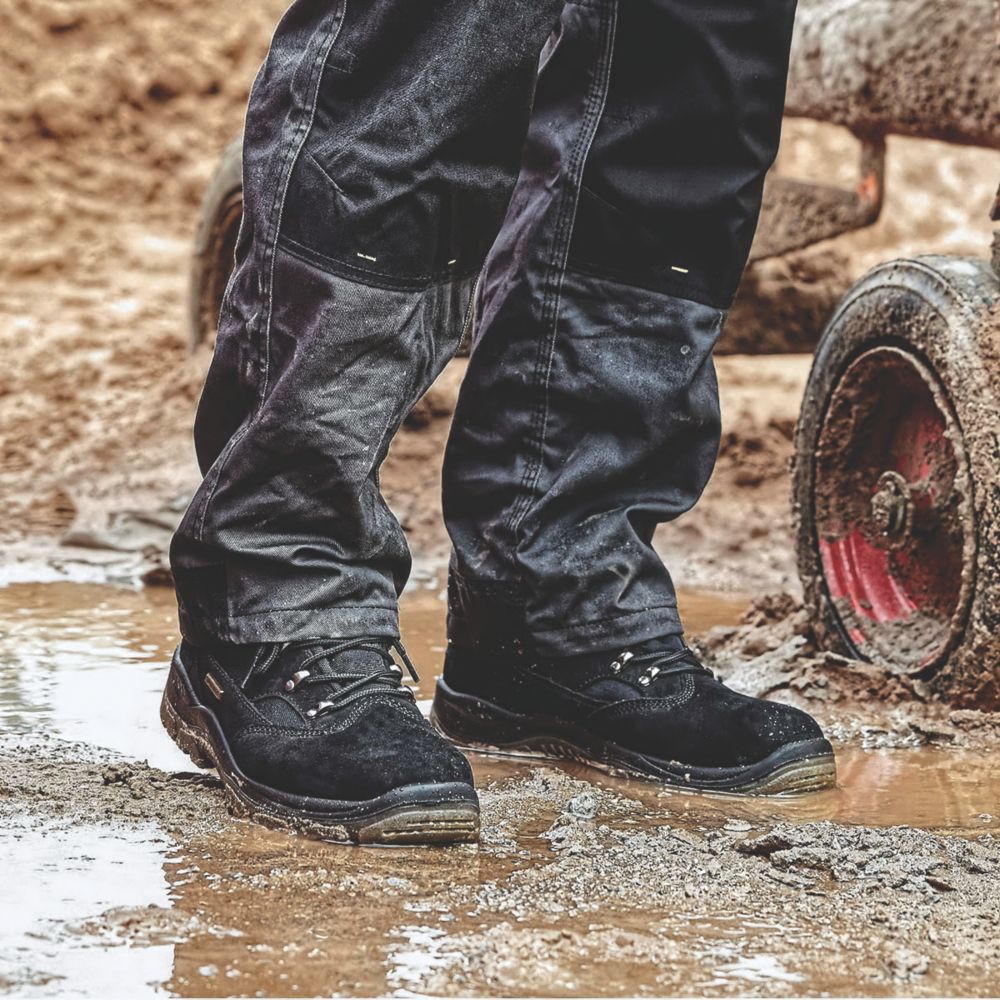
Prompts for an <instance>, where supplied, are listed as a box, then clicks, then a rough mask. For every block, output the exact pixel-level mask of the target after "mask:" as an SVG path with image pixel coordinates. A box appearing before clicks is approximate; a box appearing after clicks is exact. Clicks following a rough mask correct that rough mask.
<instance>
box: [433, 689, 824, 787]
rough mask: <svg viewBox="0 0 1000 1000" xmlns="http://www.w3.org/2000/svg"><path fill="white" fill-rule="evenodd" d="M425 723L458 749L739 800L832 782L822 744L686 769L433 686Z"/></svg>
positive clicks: (578, 730) (576, 729)
mask: <svg viewBox="0 0 1000 1000" xmlns="http://www.w3.org/2000/svg"><path fill="white" fill-rule="evenodd" d="M431 723H432V724H433V725H434V727H435V728H436V729H437V730H438V732H440V733H441V734H442V735H444V736H446V737H447V738H448V739H450V740H451V741H452V742H453V743H454V744H455V745H456V746H459V747H461V748H462V749H464V750H472V751H477V752H480V753H492V754H501V755H504V756H516V757H534V758H545V759H550V760H551V759H556V760H559V759H562V760H571V761H575V762H576V763H579V764H586V765H587V766H589V767H593V768H596V769H598V770H600V771H604V772H606V773H608V774H614V775H622V776H626V777H638V778H646V779H650V780H653V781H658V782H660V783H662V784H665V785H670V786H673V787H676V788H686V789H692V790H697V791H703V792H719V793H729V794H740V795H795V794H802V793H805V792H815V791H820V790H821V789H824V788H832V787H833V786H834V785H836V783H837V765H836V762H835V760H834V756H833V747H831V746H830V744H829V742H828V741H827V740H825V739H815V740H803V741H801V742H798V743H789V744H787V745H786V746H783V747H781V748H780V749H779V750H776V751H775V752H774V753H772V754H771V755H770V756H768V757H765V758H764V759H763V760H761V761H758V762H757V763H755V764H747V765H745V766H741V767H691V766H688V765H685V764H682V763H679V762H678V761H668V760H659V759H657V758H655V757H649V756H646V755H644V754H640V753H636V752H635V751H632V750H628V749H626V748H625V747H622V746H620V745H618V744H617V743H611V742H609V741H607V740H604V739H602V738H601V737H599V736H597V735H595V734H594V733H590V732H588V731H587V730H586V729H584V728H583V727H581V726H577V725H574V724H572V723H566V722H562V721H560V720H557V719H551V718H547V717H540V716H530V715H518V714H516V713H514V712H509V711H507V710H506V709H503V708H500V707H499V706H498V705H495V704H493V703H492V702H489V701H485V700H483V699H482V698H477V697H475V696H473V695H466V694H461V693H459V692H457V691H454V690H452V689H451V688H449V687H448V685H447V684H446V683H445V682H444V681H443V680H439V681H438V683H437V691H436V692H435V695H434V705H433V707H432V708H431Z"/></svg>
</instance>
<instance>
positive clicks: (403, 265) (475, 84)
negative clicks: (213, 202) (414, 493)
mask: <svg viewBox="0 0 1000 1000" xmlns="http://www.w3.org/2000/svg"><path fill="white" fill-rule="evenodd" d="M560 9H561V3H560V2H558V0H545V2H543V0H503V2H500V0H369V2H366V3H356V2H353V0H346V2H345V0H296V2H295V3H293V4H292V6H291V7H290V8H289V10H288V11H287V13H286V14H285V16H284V18H283V20H282V22H281V24H280V25H279V27H278V29H277V31H276V33H275V36H274V39H273V41H272V44H271V48H270V52H269V54H268V57H267V59H266V61H265V63H264V66H263V67H262V69H261V71H260V74H259V76H258V78H257V80H256V82H255V84H254V87H253V91H252V94H251V99H250V105H249V109H248V113H247V119H246V130H245V136H244V221H243V227H242V230H241V233H240V238H239V241H238V246H237V263H236V270H235V273H234V276H233V278H232V280H231V282H230V286H229V288H228V290H227V294H226V297H225V303H224V306H223V310H222V316H221V319H220V329H219V336H218V342H217V346H216V351H215V357H214V360H213V363H212V367H211V370H210V373H209V376H208V381H207V384H206V387H205V390H204V394H203V396H202V400H201V403H200V406H199V410H198V416H197V421H196V426H195V440H196V446H197V452H198V458H199V462H200V464H201V467H202V471H203V473H204V476H205V478H204V482H203V483H202V485H201V487H200V489H199V490H198V492H197V494H196V496H195V497H194V500H193V501H192V503H191V506H190V508H189V509H188V511H187V513H186V515H185V517H184V519H183V522H182V524H181V526H180V528H179V530H178V532H177V534H176V536H175V538H174V542H173V545H172V549H171V560H172V567H173V571H174V576H175V579H176V584H177V595H178V602H179V606H180V616H181V627H182V631H183V632H184V634H185V636H186V637H187V638H188V639H190V640H193V641H195V642H212V641H217V640H223V641H229V642H264V641H274V640H285V639H294V638H304V637H311V636H341V635H348V636H349V635H358V634H365V635H375V636H386V637H392V636H395V635H397V634H398V623H397V612H396V596H397V594H398V593H399V591H400V590H401V589H402V586H403V584H404V582H405V579H406V576H407V574H408V571H409V554H408V551H407V546H406V543H405V539H404V537H403V534H402V531H401V529H400V527H399V525H398V523H397V522H396V520H395V518H394V517H393V516H392V514H391V513H390V511H389V510H388V508H387V507H386V505H385V503H384V501H383V499H382V497H381V495H380V493H379V486H378V468H379V465H380V464H381V462H382V460H383V458H384V456H385V453H386V449H387V447H388V444H389V441H390V439H391V437H392V435H393V433H394V432H395V431H396V429H397V428H398V426H399V424H400V422H401V420H402V419H403V417H404V416H405V414H406V413H407V411H408V410H409V409H410V407H411V406H412V405H413V403H414V401H415V400H416V399H417V398H418V397H419V396H420V395H421V393H422V392H423V391H424V390H425V389H426V387H427V386H428V385H429V384H430V382H431V381H432V380H433V378H434V377H435V375H436V374H437V373H438V371H439V370H440V369H441V367H442V366H443V365H444V363H445V362H446V361H447V359H448V358H449V357H450V356H451V354H452V353H453V352H454V349H455V347H456V344H457V342H458V340H459V338H460V335H461V331H462V328H463V322H464V320H465V317H466V313H467V310H468V306H469V301H470V297H471V290H472V287H473V284H474V282H475V279H476V276H477V274H478V272H479V271H480V269H481V265H482V262H483V259H484V257H485V255H486V252H487V250H488V248H489V246H490V244H491V242H492V240H493V238H494V236H495V234H496V231H497V229H498V227H499V225H500V222H501V220H502V218H503V213H504V210H505V208H506V205H507V202H508V200H509V197H510V193H511V190H512V188H513V185H514V182H515V180H516V176H517V170H518V161H519V156H520V150H521V146H522V143H523V139H524V132H525V129H526V127H527V119H528V113H529V107H530V101H531V93H532V90H533V87H534V79H535V71H536V67H537V59H538V52H539V50H540V49H541V47H542V45H543V43H544V40H545V38H546V37H547V36H548V35H549V33H550V32H551V30H552V28H553V26H554V24H555V23H556V21H557V20H558V16H559V10H560Z"/></svg>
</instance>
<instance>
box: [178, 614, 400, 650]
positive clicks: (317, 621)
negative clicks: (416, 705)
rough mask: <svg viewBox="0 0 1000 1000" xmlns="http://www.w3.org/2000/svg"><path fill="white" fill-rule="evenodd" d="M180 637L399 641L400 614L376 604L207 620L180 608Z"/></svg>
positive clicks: (207, 641)
mask: <svg viewBox="0 0 1000 1000" xmlns="http://www.w3.org/2000/svg"><path fill="white" fill-rule="evenodd" d="M179 614H180V627H181V635H183V637H184V638H185V639H187V640H188V642H191V643H194V644H195V645H213V644H215V643H219V642H228V643H236V644H250V643H262V642H292V641H294V640H299V639H339V638H344V639H347V638H356V637H360V636H371V637H373V638H380V639H398V638H399V611H398V609H396V608H388V607H383V606H378V605H371V606H369V605H364V606H356V607H343V606H341V607H332V608H280V609H276V610H270V611H268V610H265V611H255V612H253V613H251V614H243V615H225V616H220V617H218V618H212V617H206V616H205V615H204V614H202V613H198V614H192V613H190V612H189V611H187V610H186V609H185V608H184V606H183V605H181V607H180V609H179Z"/></svg>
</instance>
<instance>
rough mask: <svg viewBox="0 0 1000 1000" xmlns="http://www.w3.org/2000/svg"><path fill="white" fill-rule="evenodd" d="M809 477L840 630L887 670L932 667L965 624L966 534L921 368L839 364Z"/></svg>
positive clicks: (874, 357) (961, 499) (948, 439)
mask: <svg viewBox="0 0 1000 1000" xmlns="http://www.w3.org/2000/svg"><path fill="white" fill-rule="evenodd" d="M815 469H816V476H815V482H814V509H815V512H816V518H815V526H816V536H817V541H818V544H819V551H820V556H821V560H822V568H823V575H824V578H825V579H824V582H825V584H826V590H827V593H828V594H829V597H830V600H831V602H832V605H833V610H834V613H835V615H836V617H837V619H838V621H839V624H840V626H841V630H842V632H843V633H844V635H845V636H846V637H847V639H848V640H849V642H850V644H851V645H852V646H853V647H854V648H855V650H856V652H857V653H858V654H859V655H860V656H862V657H864V658H865V659H869V660H873V661H877V662H882V663H885V664H886V665H888V666H891V667H893V668H895V669H897V670H901V671H905V672H911V673H913V672H918V671H921V670H925V669H927V668H928V667H930V666H933V665H935V664H937V663H939V662H941V660H942V659H943V658H944V657H945V656H946V655H947V652H948V650H949V648H950V647H951V644H952V643H953V641H954V640H955V639H956V638H957V637H958V635H959V634H960V633H961V629H962V625H963V623H964V616H965V612H966V610H967V606H968V597H969V593H970V580H971V572H972V564H973V557H974V545H975V531H974V530H973V526H972V524H971V518H972V504H971V497H970V478H969V472H968V462H967V460H966V456H965V450H964V447H963V445H962V437H961V429H960V428H959V426H958V423H957V421H956V419H955V416H954V413H953V412H952V409H951V405H950V404H949V402H948V400H947V398H946V397H945V395H944V392H943V390H942V389H941V386H940V385H939V383H938V381H937V379H936V378H935V377H934V374H933V372H932V371H931V370H930V369H929V368H928V367H927V365H926V364H925V363H924V362H923V361H921V360H920V359H919V358H917V357H916V356H914V355H912V354H909V353H907V352H906V351H904V350H901V349H900V348H897V347H891V346H885V347H876V348H873V349H872V350H869V351H866V352H865V353H864V354H862V355H861V356H859V357H858V358H857V359H856V360H855V361H854V362H853V363H852V364H851V365H849V366H848V368H847V369H846V370H845V371H844V373H843V375H842V376H841V378H840V381H839V382H838V383H837V385H836V387H835V389H834V391H833V393H832V394H831V397H830V405H829V407H828V409H827V413H826V416H825V418H824V421H823V426H822V429H821V432H820V436H819V444H818V450H817V455H816V464H815Z"/></svg>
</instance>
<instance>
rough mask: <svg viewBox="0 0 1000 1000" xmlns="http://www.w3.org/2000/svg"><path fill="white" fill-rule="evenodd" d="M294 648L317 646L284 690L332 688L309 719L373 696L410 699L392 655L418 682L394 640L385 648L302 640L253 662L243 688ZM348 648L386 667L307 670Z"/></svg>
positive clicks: (365, 641)
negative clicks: (363, 652) (374, 656)
mask: <svg viewBox="0 0 1000 1000" xmlns="http://www.w3.org/2000/svg"><path fill="white" fill-rule="evenodd" d="M296 645H308V646H317V645H318V648H317V649H315V650H313V651H312V652H311V653H309V654H307V655H306V656H305V657H304V658H303V659H302V660H301V661H300V662H299V663H298V664H297V669H296V671H295V673H293V674H292V676H291V677H290V678H288V680H287V681H285V690H286V691H294V690H296V689H297V688H300V687H303V688H304V687H309V686H317V685H325V686H327V687H331V688H333V690H331V691H329V692H325V693H324V696H323V698H322V699H321V700H320V701H319V702H318V703H317V704H316V707H315V708H311V709H309V711H308V712H306V715H307V716H309V718H310V719H315V718H319V717H320V716H322V715H325V714H326V713H327V712H332V711H335V710H337V709H341V708H344V707H345V706H347V705H349V704H351V703H352V702H354V701H358V700H359V699H361V698H367V697H369V696H370V695H372V694H375V693H378V694H380V695H398V696H400V697H403V698H412V697H413V694H412V693H411V692H410V690H409V689H408V688H405V687H403V686H402V685H401V684H400V681H401V680H402V678H403V670H402V667H400V666H399V664H398V663H396V661H395V660H394V659H393V656H392V652H393V650H395V652H396V653H397V654H398V655H399V658H400V659H401V660H402V661H403V665H404V666H405V667H406V670H407V672H408V673H409V675H410V677H412V678H413V681H414V683H418V682H419V681H420V678H419V676H418V675H417V671H416V668H415V667H414V666H413V664H412V662H411V661H410V658H409V657H408V656H407V655H406V650H405V649H404V648H403V644H402V643H401V642H400V641H399V640H398V639H394V640H393V641H392V642H391V643H390V644H389V646H388V648H387V647H386V646H385V645H384V644H383V643H381V642H379V641H377V640H375V639H365V638H359V639H329V640H316V639H312V640H303V641H301V642H283V643H277V644H275V645H274V647H273V648H272V649H271V650H270V651H269V652H268V654H267V655H266V656H265V657H263V659H261V660H260V661H259V662H256V663H254V665H253V666H252V667H251V668H250V671H249V673H248V674H247V676H246V677H245V678H244V680H243V684H242V687H243V688H244V689H245V688H246V686H247V685H248V684H249V683H250V681H251V680H253V679H254V678H255V677H260V676H262V675H264V674H266V673H267V672H268V671H269V670H271V668H272V667H273V666H274V664H275V662H276V661H277V659H278V657H279V656H280V655H281V654H282V653H283V652H284V651H285V650H287V649H289V648H291V647H293V646H296ZM351 649H364V650H368V651H370V652H373V653H377V654H378V655H379V656H380V657H381V658H382V661H383V662H384V664H385V667H384V668H383V669H382V670H377V669H375V670H373V669H371V668H369V667H360V668H358V669H351V668H350V667H346V668H342V669H335V668H328V669H325V670H321V671H317V672H313V671H312V670H310V669H309V668H310V667H312V666H313V665H314V664H316V663H319V662H320V661H326V662H327V663H329V661H331V660H333V659H334V658H335V657H336V656H337V655H338V654H340V653H346V652H347V651H348V650H351Z"/></svg>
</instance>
